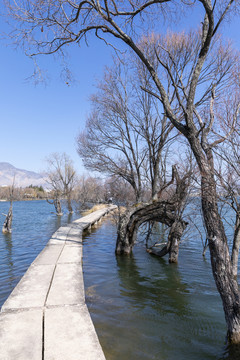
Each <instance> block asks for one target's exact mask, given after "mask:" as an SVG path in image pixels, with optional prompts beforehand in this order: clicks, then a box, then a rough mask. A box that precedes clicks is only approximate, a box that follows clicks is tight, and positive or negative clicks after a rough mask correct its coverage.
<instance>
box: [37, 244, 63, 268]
mask: <svg viewBox="0 0 240 360" xmlns="http://www.w3.org/2000/svg"><path fill="white" fill-rule="evenodd" d="M63 248H64V244H62V245H47V246H45V248H44V249H43V250H42V251H41V252H40V254H39V255H38V257H37V258H36V259H35V260H34V262H33V265H52V264H55V263H56V262H57V260H58V258H59V256H60V255H61V252H62V250H63Z"/></svg>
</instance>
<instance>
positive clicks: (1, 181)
mask: <svg viewBox="0 0 240 360" xmlns="http://www.w3.org/2000/svg"><path fill="white" fill-rule="evenodd" d="M14 176H15V186H16V187H26V186H29V185H33V186H41V185H42V186H44V185H46V175H45V174H38V173H35V172H34V171H28V170H23V169H17V168H15V167H14V166H13V165H11V164H9V163H6V162H0V186H9V185H12V182H13V178H14Z"/></svg>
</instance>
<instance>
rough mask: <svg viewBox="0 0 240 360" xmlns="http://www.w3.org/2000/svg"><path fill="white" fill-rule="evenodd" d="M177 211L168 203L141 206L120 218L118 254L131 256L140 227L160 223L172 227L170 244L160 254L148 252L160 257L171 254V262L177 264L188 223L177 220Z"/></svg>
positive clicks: (160, 202) (169, 237) (161, 202)
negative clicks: (150, 223)
mask: <svg viewBox="0 0 240 360" xmlns="http://www.w3.org/2000/svg"><path fill="white" fill-rule="evenodd" d="M175 210H176V207H175V205H174V204H173V203H171V202H167V201H158V202H153V203H151V204H145V205H139V206H137V207H136V206H135V207H134V208H132V209H131V210H128V211H127V212H126V213H124V214H123V215H122V216H121V218H120V222H119V226H118V237H117V243H116V254H118V255H122V254H126V255H129V254H131V252H132V248H133V246H134V244H135V241H136V236H137V231H138V228H139V226H140V225H141V224H143V223H145V222H149V221H158V222H161V223H163V224H166V225H168V226H169V227H171V229H170V233H169V236H168V243H167V245H166V246H165V247H164V249H162V250H161V251H159V252H157V251H154V250H150V249H149V250H148V252H149V253H151V254H155V255H158V256H164V255H166V254H167V253H169V262H177V260H178V248H179V241H180V238H181V236H182V234H183V231H184V229H185V228H186V226H187V223H186V222H184V221H183V220H181V219H177V217H176V215H175Z"/></svg>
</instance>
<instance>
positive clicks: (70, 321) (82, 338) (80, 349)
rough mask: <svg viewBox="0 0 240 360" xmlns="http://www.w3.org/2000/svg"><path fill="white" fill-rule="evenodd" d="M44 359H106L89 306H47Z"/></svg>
mask: <svg viewBox="0 0 240 360" xmlns="http://www.w3.org/2000/svg"><path fill="white" fill-rule="evenodd" d="M44 360H105V356H104V354H103V351H102V348H101V346H100V344H99V341H98V337H97V335H96V332H95V329H94V326H93V323H92V320H91V317H90V315H89V313H88V309H87V307H86V306H85V305H83V306H67V307H61V308H51V309H48V308H47V309H46V311H45V346H44Z"/></svg>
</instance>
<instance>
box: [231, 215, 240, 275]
mask: <svg viewBox="0 0 240 360" xmlns="http://www.w3.org/2000/svg"><path fill="white" fill-rule="evenodd" d="M239 216H240V213H239V210H238V211H237V213H236V220H235V231H234V238H233V246H232V258H231V259H232V267H233V276H234V277H235V278H237V274H238V257H239V247H240V217H239Z"/></svg>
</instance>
